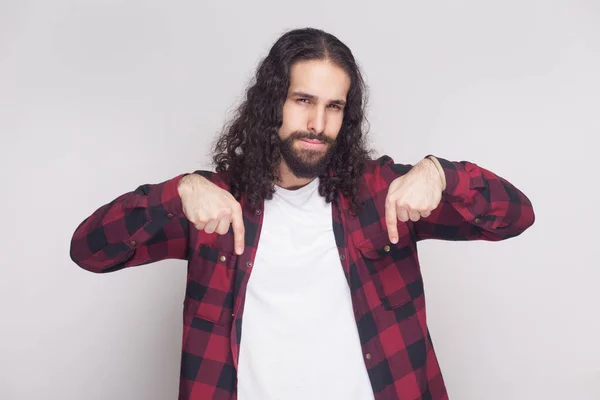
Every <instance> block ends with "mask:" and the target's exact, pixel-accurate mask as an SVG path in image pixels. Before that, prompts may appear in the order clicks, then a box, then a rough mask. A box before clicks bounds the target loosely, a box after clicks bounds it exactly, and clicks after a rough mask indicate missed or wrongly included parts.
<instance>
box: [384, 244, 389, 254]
mask: <svg viewBox="0 0 600 400" xmlns="http://www.w3.org/2000/svg"><path fill="white" fill-rule="evenodd" d="M390 250H391V247H390V245H389V244H386V245H385V247H384V248H383V251H385V252H386V253H388V252H389V251H390Z"/></svg>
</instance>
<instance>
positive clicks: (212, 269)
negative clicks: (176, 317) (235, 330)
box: [183, 245, 237, 325]
mask: <svg viewBox="0 0 600 400" xmlns="http://www.w3.org/2000/svg"><path fill="white" fill-rule="evenodd" d="M236 262H237V255H235V254H233V253H229V252H225V251H222V250H219V249H217V248H214V247H211V246H207V245H201V246H200V248H199V250H198V251H197V252H196V254H195V255H194V258H193V259H192V260H191V261H190V264H189V266H188V268H189V269H188V279H187V286H186V294H185V301H184V307H183V310H184V314H186V315H191V316H193V317H197V318H201V319H204V320H207V321H210V322H213V323H215V324H219V325H225V324H227V323H230V322H231V321H232V320H233V316H232V314H233V286H234V282H235V271H236V269H235V268H236Z"/></svg>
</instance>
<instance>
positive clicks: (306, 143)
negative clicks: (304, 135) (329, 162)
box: [299, 139, 325, 149]
mask: <svg viewBox="0 0 600 400" xmlns="http://www.w3.org/2000/svg"><path fill="white" fill-rule="evenodd" d="M299 141H300V142H302V146H303V147H306V148H310V149H320V148H322V147H323V146H325V143H323V142H322V141H320V140H317V139H299Z"/></svg>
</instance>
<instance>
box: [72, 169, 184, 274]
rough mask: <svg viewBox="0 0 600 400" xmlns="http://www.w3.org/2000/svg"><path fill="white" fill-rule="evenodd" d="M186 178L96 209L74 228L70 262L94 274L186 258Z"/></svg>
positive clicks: (146, 187) (150, 186) (147, 188)
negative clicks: (181, 187) (183, 190)
mask: <svg viewBox="0 0 600 400" xmlns="http://www.w3.org/2000/svg"><path fill="white" fill-rule="evenodd" d="M185 175H186V174H182V175H179V176H177V177H174V178H172V179H170V180H168V181H165V182H162V183H159V184H146V185H142V186H139V187H138V188H137V189H136V190H134V191H132V192H129V193H125V194H122V195H120V196H119V197H117V198H116V199H114V200H113V201H111V202H110V203H108V204H105V205H103V206H101V207H100V208H98V209H97V210H96V211H94V212H93V213H92V214H91V215H90V216H89V217H87V218H86V219H85V220H84V221H83V222H81V223H80V225H79V226H78V227H77V228H76V230H75V232H74V234H73V237H72V239H71V246H70V256H71V259H72V260H73V261H74V262H75V263H76V264H77V265H79V266H80V267H81V268H83V269H85V270H88V271H91V272H96V273H106V272H112V271H116V270H120V269H122V268H126V267H131V266H136V265H142V264H148V263H151V262H155V261H159V260H164V259H186V258H187V248H188V240H189V239H188V231H189V226H188V220H187V218H186V217H185V215H184V214H183V209H182V204H181V198H180V197H179V193H178V192H177V185H178V184H179V181H180V180H181V178H182V177H183V176H185Z"/></svg>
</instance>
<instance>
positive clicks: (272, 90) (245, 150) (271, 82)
mask: <svg viewBox="0 0 600 400" xmlns="http://www.w3.org/2000/svg"><path fill="white" fill-rule="evenodd" d="M308 60H328V61H331V62H332V63H334V64H335V65H337V66H339V67H340V68H342V69H343V70H344V71H345V72H346V73H347V74H348V76H349V77H350V89H349V92H348V94H347V96H346V106H345V110H344V118H343V122H342V126H341V129H340V132H339V134H338V136H337V139H336V150H335V153H334V155H333V157H332V158H331V160H330V162H329V165H328V166H327V167H328V169H329V172H330V173H327V172H326V173H324V174H322V175H321V176H319V178H320V184H319V194H320V195H321V196H323V197H325V199H326V201H327V202H331V201H332V200H333V199H334V198H335V197H336V194H337V192H338V190H339V192H341V193H342V194H343V195H344V196H345V197H347V198H348V199H349V202H350V207H351V209H352V210H354V211H356V210H357V208H358V203H359V200H358V185H357V183H358V179H359V177H360V176H361V174H362V172H363V167H364V163H365V161H366V160H367V159H368V158H369V157H370V153H371V152H370V150H368V149H367V144H366V129H365V128H364V125H365V123H366V118H365V115H364V109H365V105H366V101H367V96H366V88H365V83H364V81H363V78H362V76H361V73H360V70H359V67H358V65H357V63H356V61H355V60H354V56H353V55H352V52H351V51H350V49H349V48H348V47H347V46H346V45H345V44H344V43H342V42H341V41H340V40H339V39H338V38H336V37H335V36H333V35H332V34H330V33H327V32H324V31H322V30H319V29H314V28H305V29H295V30H291V31H288V32H287V33H285V34H283V35H282V36H281V37H280V38H279V39H278V40H277V41H276V42H275V44H274V45H273V47H272V48H271V50H270V52H269V53H268V55H267V57H265V59H264V60H262V62H261V63H260V64H259V66H258V69H257V71H256V74H255V77H254V79H253V81H252V82H251V83H250V86H249V88H248V90H247V92H246V98H245V99H244V101H243V102H242V103H241V105H240V106H239V107H238V109H237V111H236V115H235V118H234V119H233V120H232V121H231V122H230V123H229V124H227V125H226V126H225V127H224V129H223V133H222V134H221V136H220V137H219V138H218V139H217V141H216V143H215V145H214V149H213V162H214V164H215V167H216V171H217V172H228V176H229V179H230V182H229V183H230V190H231V193H232V195H233V196H234V197H235V198H236V199H238V200H239V199H240V197H241V194H242V193H245V194H246V196H247V198H248V200H249V202H250V204H251V205H252V206H258V205H259V204H260V203H261V202H262V201H263V200H265V199H271V198H272V196H273V193H274V191H275V187H274V185H275V182H277V180H278V167H279V164H280V162H281V153H280V148H279V147H280V139H279V134H278V131H279V128H280V126H281V124H282V114H283V104H284V102H285V100H286V98H287V95H288V89H289V85H290V71H291V67H292V66H293V65H294V63H296V62H299V61H308Z"/></svg>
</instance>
